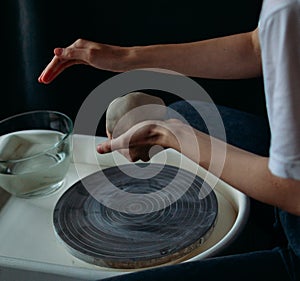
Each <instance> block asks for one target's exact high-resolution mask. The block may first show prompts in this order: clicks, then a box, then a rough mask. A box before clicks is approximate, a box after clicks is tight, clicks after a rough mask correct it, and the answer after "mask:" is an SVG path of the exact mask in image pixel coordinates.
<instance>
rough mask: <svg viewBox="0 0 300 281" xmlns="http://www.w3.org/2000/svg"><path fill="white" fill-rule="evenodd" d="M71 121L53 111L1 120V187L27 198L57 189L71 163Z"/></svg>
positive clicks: (26, 113) (42, 111)
mask: <svg viewBox="0 0 300 281" xmlns="http://www.w3.org/2000/svg"><path fill="white" fill-rule="evenodd" d="M72 133H73V122H72V120H71V119H70V118H69V117H68V116H66V115H65V114H63V113H60V112H56V111H46V110H40V111H29V112H25V113H21V114H17V115H14V116H12V117H9V118H7V119H4V120H2V121H0V187H2V188H3V189H5V190H6V191H8V192H9V193H11V194H12V195H15V196H19V197H25V198H30V197H34V196H42V195H48V194H51V193H52V192H54V191H56V190H58V189H59V188H60V187H61V186H62V185H63V182H64V178H65V176H66V174H67V171H68V169H69V166H70V159H71V154H72Z"/></svg>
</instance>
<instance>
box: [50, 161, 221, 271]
mask: <svg viewBox="0 0 300 281" xmlns="http://www.w3.org/2000/svg"><path fill="white" fill-rule="evenodd" d="M140 165H141V166H142V165H143V164H140ZM124 166H128V167H123V168H127V169H131V168H132V169H134V167H135V165H132V164H128V165H124ZM157 166H161V165H160V164H157ZM158 168H159V169H160V168H161V167H158ZM104 174H105V176H106V177H108V178H109V179H110V180H111V182H112V183H113V184H114V185H115V186H117V187H118V188H120V189H124V190H126V191H127V192H129V193H135V194H139V195H140V198H141V201H132V200H131V197H129V198H123V199H122V200H120V202H122V204H124V206H125V205H126V204H127V205H128V208H141V209H144V208H146V209H152V208H156V207H154V205H155V204H160V203H158V202H157V191H159V190H160V189H162V188H163V186H164V185H166V184H169V182H170V181H171V180H172V177H174V176H175V175H178V174H180V180H179V181H176V182H173V186H174V189H173V192H175V193H176V192H178V191H179V190H180V189H181V188H182V187H183V185H184V184H185V183H186V182H189V181H190V177H192V178H193V184H192V185H191V186H190V187H189V189H188V190H187V191H186V192H185V193H184V194H183V195H182V196H181V197H180V199H178V200H177V201H175V202H173V203H172V204H169V203H168V202H167V203H166V204H165V205H166V208H162V209H160V210H159V211H155V212H144V211H143V212H141V213H140V214H139V213H132V212H119V211H117V210H116V209H113V208H108V207H107V205H106V204H102V203H100V202H98V201H97V200H95V198H94V197H93V196H91V195H90V194H89V192H88V191H87V190H86V189H85V187H84V185H83V184H82V183H81V181H79V182H77V183H75V184H74V185H73V186H72V187H71V188H70V189H68V190H67V191H66V192H65V193H64V194H63V195H62V197H61V198H60V199H59V201H58V202H57V204H56V206H55V209H54V213H53V222H54V228H55V232H56V234H57V236H58V238H59V239H60V240H61V242H62V243H63V244H64V245H65V246H66V248H67V249H68V250H69V251H70V252H71V253H72V254H73V255H74V256H76V257H78V258H80V259H82V260H84V261H87V262H89V263H93V264H96V265H101V266H108V267H113V268H142V267H149V266H155V265H160V264H163V263H166V262H171V261H174V260H177V259H179V258H182V257H184V256H185V255H187V254H189V253H190V252H191V251H193V250H194V249H195V248H196V247H198V246H199V244H201V243H203V241H205V240H206V239H207V237H208V236H209V235H210V233H211V231H212V229H213V227H214V224H215V222H216V218H217V212H218V204H217V198H216V195H215V193H214V191H213V190H212V189H211V187H210V186H209V185H207V184H206V183H205V182H204V181H203V179H201V178H200V177H198V176H196V177H195V176H194V175H192V174H191V173H190V172H188V171H186V170H181V169H178V168H176V167H174V166H168V165H164V166H163V168H162V170H161V172H160V173H159V174H158V175H156V176H155V177H154V178H151V179H150V178H149V179H132V178H130V177H128V176H127V175H125V174H123V173H121V172H120V170H119V169H118V168H117V167H112V168H107V169H106V170H104ZM95 178H96V181H95ZM86 179H87V180H91V181H92V182H93V183H94V184H96V185H97V186H96V188H101V184H100V183H101V180H100V179H99V177H98V175H97V173H95V174H92V175H90V176H88V177H87V178H86ZM99 184H100V186H99ZM201 190H203V191H204V192H208V190H209V191H210V192H209V195H208V196H205V197H204V198H199V192H201ZM153 192H155V196H154V197H153V200H149V198H151V197H147V200H144V201H143V200H142V199H143V194H151V193H153ZM170 196H171V194H170ZM164 198H166V197H164ZM127 199H129V202H128V201H127ZM108 200H109V199H108ZM166 200H167V199H166Z"/></svg>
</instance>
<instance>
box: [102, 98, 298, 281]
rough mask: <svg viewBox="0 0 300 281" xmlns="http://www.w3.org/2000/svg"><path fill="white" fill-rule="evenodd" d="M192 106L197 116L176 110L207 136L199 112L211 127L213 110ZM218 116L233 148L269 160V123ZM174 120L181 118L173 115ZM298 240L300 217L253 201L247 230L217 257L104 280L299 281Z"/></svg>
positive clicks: (185, 106) (241, 115)
mask: <svg viewBox="0 0 300 281" xmlns="http://www.w3.org/2000/svg"><path fill="white" fill-rule="evenodd" d="M193 105H194V107H195V108H197V110H195V108H193V107H192V106H191V105H190V104H189V103H186V102H177V103H175V104H172V105H171V108H172V109H173V110H175V111H176V112H178V113H179V114H180V115H182V116H183V117H184V119H185V120H186V121H187V122H188V123H189V124H190V125H191V126H193V127H195V128H196V129H198V130H201V131H204V132H207V126H206V125H205V122H204V121H203V118H202V117H201V116H199V114H198V112H203V111H206V113H205V117H204V119H205V121H207V116H209V111H210V110H209V107H210V105H209V104H207V103H199V102H198V103H197V102H196V103H193ZM218 110H219V113H220V115H221V117H222V120H223V123H224V127H225V131H226V140H227V142H228V143H230V144H232V145H235V146H237V147H240V148H242V149H245V150H247V151H250V152H253V153H256V154H260V155H263V156H267V155H268V150H269V140H270V133H269V127H268V122H267V121H266V120H265V119H264V118H263V117H258V116H254V115H252V114H249V113H245V112H241V111H238V110H235V109H231V108H227V107H222V106H219V107H218ZM201 115H202V114H201ZM202 116H203V115H202ZM169 117H170V118H172V117H175V118H178V116H177V114H175V113H174V112H172V111H171V112H170V114H169ZM217 119H218V118H216V120H215V119H214V116H211V119H210V121H209V122H212V123H211V124H212V125H213V123H214V122H215V121H216V122H217V121H218V120H217ZM209 126H210V125H209ZM210 133H211V134H212V135H214V136H215V137H220V138H222V139H223V136H222V135H221V136H219V135H218V131H215V132H214V131H213V130H212V131H211V130H210ZM287 238H288V239H287ZM299 239H300V218H299V217H296V216H292V215H290V214H288V213H286V212H283V211H281V210H277V209H274V208H273V207H271V206H268V205H265V204H262V203H260V202H257V201H255V200H252V199H251V211H250V217H249V220H248V223H247V225H246V227H245V229H244V230H243V232H242V233H241V235H240V236H239V237H238V238H237V239H236V241H234V242H233V243H232V245H230V246H229V247H228V248H227V249H226V250H225V251H224V252H222V253H220V254H219V255H218V256H216V257H214V258H208V259H205V260H200V261H194V262H185V263H180V264H176V265H171V266H162V267H157V268H154V269H148V270H143V271H139V272H136V273H130V274H126V275H121V276H117V277H113V278H108V279H105V280H107V281H108V280H111V281H118V280H119V281H121V280H128V281H129V280H130V281H131V280H132V281H133V280H142V281H148V280H149V281H150V280H151V281H152V280H155V281H158V280H164V281H166V280H172V281H176V280H189V281H193V280H197V281H200V280H205V281H208V280H230V281H232V280H244V281H245V280H255V281H257V280H264V281H266V280H280V281H284V280H300V272H299V271H300V260H299V256H300V253H299V251H300V248H299V244H300V242H299ZM296 254H297V255H298V257H297V255H296Z"/></svg>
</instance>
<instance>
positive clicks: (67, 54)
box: [38, 39, 126, 84]
mask: <svg viewBox="0 0 300 281" xmlns="http://www.w3.org/2000/svg"><path fill="white" fill-rule="evenodd" d="M125 52H126V48H123V47H118V46H112V45H106V44H101V43H96V42H92V41H88V40H83V39H78V40H76V41H75V42H74V43H73V44H72V45H70V46H68V47H66V48H55V49H54V57H53V59H52V60H51V62H50V63H49V64H48V65H47V67H46V68H45V69H44V71H43V72H42V73H41V75H40V76H39V78H38V81H39V82H40V83H45V84H48V83H50V82H52V81H53V79H54V78H55V77H57V76H58V75H59V74H60V73H61V72H63V71H64V70H65V69H66V68H68V67H70V66H72V65H75V64H87V65H90V66H92V67H95V68H98V69H103V70H109V71H115V72H120V71H122V69H120V67H121V65H120V58H121V57H122V56H123V55H124V53H125Z"/></svg>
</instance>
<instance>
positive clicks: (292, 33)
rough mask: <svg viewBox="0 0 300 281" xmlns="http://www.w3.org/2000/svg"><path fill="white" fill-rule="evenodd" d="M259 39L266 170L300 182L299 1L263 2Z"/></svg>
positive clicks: (266, 0)
mask: <svg viewBox="0 0 300 281" xmlns="http://www.w3.org/2000/svg"><path fill="white" fill-rule="evenodd" d="M259 38H260V44H261V51H262V64H263V75H264V82H265V85H264V86H265V94H266V103H267V112H268V117H269V122H270V127H271V148H270V160H269V168H270V170H271V172H272V173H273V174H274V175H277V176H279V177H283V178H292V179H297V180H300V0H265V1H264V2H263V6H262V10H261V15H260V21H259Z"/></svg>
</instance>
